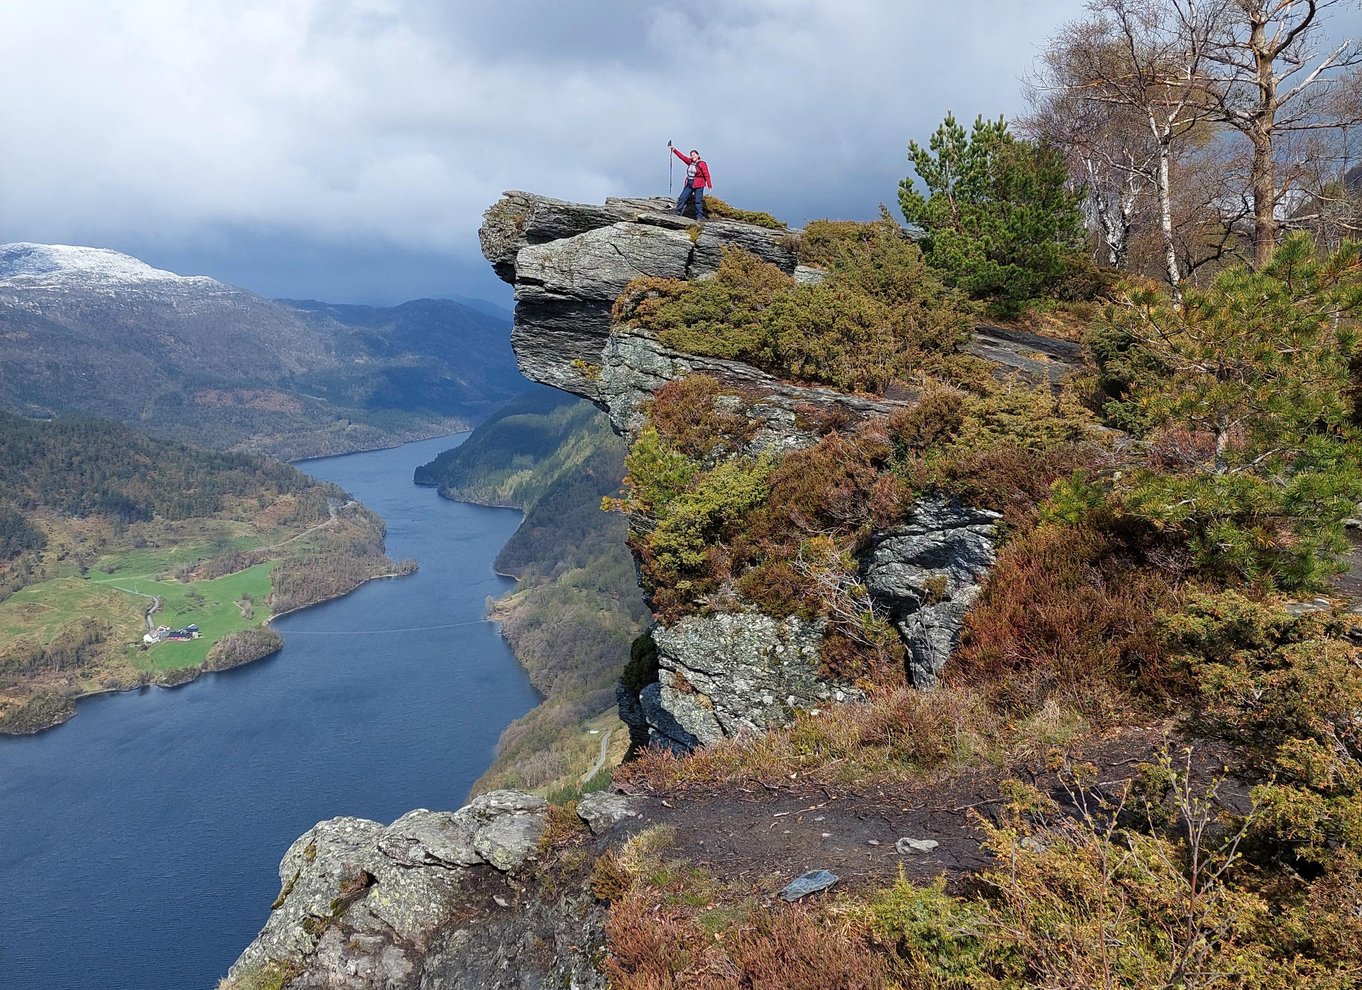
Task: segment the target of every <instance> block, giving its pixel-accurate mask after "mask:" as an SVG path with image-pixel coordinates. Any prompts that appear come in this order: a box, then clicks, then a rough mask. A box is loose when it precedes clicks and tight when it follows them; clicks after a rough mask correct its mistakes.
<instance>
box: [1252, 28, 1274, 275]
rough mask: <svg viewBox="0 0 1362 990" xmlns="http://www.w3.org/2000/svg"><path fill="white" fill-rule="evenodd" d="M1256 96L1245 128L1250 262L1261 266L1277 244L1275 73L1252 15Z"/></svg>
mask: <svg viewBox="0 0 1362 990" xmlns="http://www.w3.org/2000/svg"><path fill="white" fill-rule="evenodd" d="M1249 45H1250V47H1251V50H1252V52H1253V67H1254V72H1255V74H1256V76H1257V80H1256V81H1257V85H1258V100H1257V106H1256V107H1255V108H1254V111H1253V119H1252V122H1251V124H1250V126H1249V128H1248V130H1247V132H1246V133H1247V134H1248V139H1249V141H1250V143H1252V145H1253V164H1252V166H1251V168H1250V172H1249V181H1250V184H1251V185H1252V187H1253V266H1254V267H1255V268H1262V267H1263V266H1264V265H1266V264H1267V263H1268V262H1270V261H1271V260H1272V252H1273V251H1274V250H1275V249H1276V247H1277V214H1276V210H1277V175H1276V168H1275V165H1276V163H1275V162H1274V161H1273V157H1272V138H1273V133H1272V132H1273V125H1274V124H1275V122H1276V116H1277V77H1276V75H1275V74H1274V73H1273V71H1272V56H1271V53H1270V52H1269V51H1268V41H1267V23H1266V22H1265V21H1262V20H1259V19H1257V18H1255V19H1254V21H1253V23H1252V28H1251V31H1250V34H1249Z"/></svg>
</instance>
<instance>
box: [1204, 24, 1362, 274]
mask: <svg viewBox="0 0 1362 990" xmlns="http://www.w3.org/2000/svg"><path fill="white" fill-rule="evenodd" d="M1340 5H1341V0H1233V2H1231V3H1228V4H1224V5H1223V6H1224V8H1225V9H1224V11H1223V13H1222V18H1223V19H1222V21H1221V23H1220V25H1219V27H1218V30H1217V33H1216V36H1215V38H1214V39H1213V42H1214V43H1213V45H1212V46H1211V47H1210V49H1209V50H1208V51H1207V53H1206V56H1207V57H1206V60H1205V61H1206V68H1207V71H1208V76H1207V86H1206V90H1207V92H1208V93H1210V94H1211V96H1212V97H1213V98H1214V100H1215V102H1216V106H1217V110H1218V113H1219V115H1220V116H1221V118H1222V119H1223V120H1224V121H1225V122H1226V123H1228V124H1229V125H1230V126H1232V127H1234V128H1235V129H1236V130H1238V131H1239V132H1240V133H1241V134H1243V135H1244V137H1245V138H1247V139H1248V142H1249V144H1250V146H1251V148H1252V162H1251V165H1250V169H1249V187H1250V190H1251V195H1252V203H1253V260H1254V264H1255V265H1257V266H1259V267H1261V266H1262V265H1265V264H1267V263H1268V262H1269V261H1270V260H1271V259H1272V252H1273V250H1274V248H1275V247H1276V243H1277V228H1278V224H1279V221H1278V213H1279V210H1280V209H1281V208H1282V206H1283V200H1284V198H1285V197H1287V196H1288V195H1289V194H1290V193H1291V192H1292V191H1293V190H1292V186H1293V183H1292V182H1291V181H1290V180H1291V179H1292V178H1294V176H1295V173H1296V172H1298V171H1299V170H1302V169H1304V168H1306V167H1308V166H1310V165H1311V164H1312V162H1313V161H1314V160H1315V159H1317V158H1318V146H1317V144H1316V145H1315V147H1314V149H1313V150H1310V151H1303V150H1297V151H1296V153H1295V154H1290V153H1288V152H1289V151H1290V148H1289V143H1290V141H1291V139H1292V138H1299V137H1301V136H1303V135H1307V134H1309V133H1311V132H1337V131H1339V130H1341V129H1343V128H1346V127H1347V126H1349V125H1352V124H1356V123H1359V122H1362V117H1359V115H1358V113H1357V112H1356V110H1355V108H1353V107H1351V106H1349V105H1348V103H1349V102H1350V101H1346V100H1344V99H1343V97H1344V95H1345V94H1344V92H1343V91H1344V90H1346V89H1347V86H1348V84H1349V83H1350V82H1352V80H1350V79H1349V72H1348V70H1349V69H1351V68H1353V67H1355V66H1358V65H1359V64H1362V47H1360V46H1359V45H1357V44H1356V43H1354V42H1353V41H1351V40H1349V41H1343V42H1341V43H1336V44H1331V45H1322V44H1321V35H1322V33H1323V32H1322V27H1323V24H1324V22H1325V20H1326V18H1327V16H1328V14H1329V12H1330V10H1331V9H1332V8H1335V7H1338V6H1340ZM1306 147H1309V143H1308V142H1307V143H1306ZM1279 173H1281V174H1279ZM1283 179H1285V180H1287V181H1283Z"/></svg>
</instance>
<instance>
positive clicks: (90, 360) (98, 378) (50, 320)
mask: <svg viewBox="0 0 1362 990" xmlns="http://www.w3.org/2000/svg"><path fill="white" fill-rule="evenodd" d="M509 338H510V329H509V327H508V326H507V323H506V321H504V320H501V319H497V318H496V317H493V316H489V315H488V314H486V313H484V312H479V311H477V310H474V309H470V308H469V307H467V306H463V305H460V304H459V303H455V302H451V301H448V300H429V299H428V300H419V301H417V302H412V303H406V304H404V305H402V306H396V307H391V308H375V307H367V306H333V305H327V304H324V303H302V302H288V301H283V300H273V299H265V298H263V297H261V296H257V295H256V294H255V293H253V292H249V291H247V290H246V289H241V288H238V287H236V286H231V285H227V284H225V283H223V282H219V281H217V280H216V279H213V278H209V277H207V276H203V275H194V276H182V275H176V274H175V273H173V272H167V271H162V270H160V269H158V268H153V267H152V266H151V265H148V264H146V263H145V262H143V261H140V260H139V259H137V258H133V257H130V256H128V255H126V254H120V253H119V252H117V251H110V250H107V249H104V248H95V247H73V246H69V245H61V244H4V245H0V408H3V409H8V410H10V411H12V412H16V413H20V414H22V415H26V416H52V415H65V414H68V413H87V414H91V415H95V416H102V417H105V418H109V419H117V420H121V421H123V422H125V423H130V424H133V425H137V426H139V427H142V428H144V429H146V430H148V431H149V432H152V433H155V434H157V435H160V436H165V437H171V438H174V439H178V440H187V441H189V442H191V443H196V444H199V445H201V446H208V447H218V448H234V447H244V448H250V449H255V450H264V451H268V452H270V453H274V454H278V455H281V456H285V457H301V456H310V455H316V454H323V453H339V452H342V451H348V450H357V449H362V448H366V447H377V446H385V445H388V444H392V443H396V442H401V441H402V440H406V439H414V438H415V437H417V436H430V435H432V434H435V433H440V432H453V431H454V430H455V429H460V428H464V427H466V426H467V425H468V424H469V423H471V422H473V421H476V420H477V419H479V418H481V416H483V415H486V413H488V412H489V411H490V410H491V409H492V408H494V407H495V406H496V405H497V404H499V403H500V402H501V401H503V400H505V399H506V398H508V397H509V396H510V395H512V394H514V393H515V392H517V391H520V390H521V389H523V388H524V387H525V382H524V380H523V379H522V378H521V377H520V376H519V374H518V373H517V371H516V369H515V359H514V356H513V355H512V354H511V348H510V340H509Z"/></svg>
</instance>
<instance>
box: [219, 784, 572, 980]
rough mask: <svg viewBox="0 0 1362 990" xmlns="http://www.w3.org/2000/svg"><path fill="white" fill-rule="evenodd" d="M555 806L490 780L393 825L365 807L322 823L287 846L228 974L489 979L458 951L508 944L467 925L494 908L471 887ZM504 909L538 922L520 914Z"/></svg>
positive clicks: (495, 869) (547, 912)
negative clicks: (460, 801) (457, 804)
mask: <svg viewBox="0 0 1362 990" xmlns="http://www.w3.org/2000/svg"><path fill="white" fill-rule="evenodd" d="M547 812H548V803H547V802H546V801H544V799H543V798H539V797H536V796H534V795H530V794H522V793H520V792H517V791H492V792H489V793H487V794H483V795H481V796H479V797H478V798H476V799H475V800H474V801H473V802H471V803H470V804H469V805H467V806H465V807H463V808H460V809H459V810H458V811H453V812H448V811H427V810H425V809H417V810H415V811H410V812H408V813H407V814H405V815H403V816H402V817H401V818H399V819H398V820H397V821H395V822H393V823H392V824H391V825H388V826H384V825H382V824H380V823H378V822H373V821H367V820H365V819H361V818H333V819H331V820H329V821H324V822H320V823H318V824H317V825H315V826H314V827H313V828H312V829H310V830H309V831H308V832H307V833H306V834H305V835H303V836H302V837H301V838H299V839H298V840H297V841H296V842H295V843H294V844H293V845H292V846H291V847H290V848H289V850H288V852H287V853H285V855H284V858H283V861H282V862H281V863H280V866H279V877H280V882H281V885H282V887H281V891H280V895H279V897H278V899H277V900H276V901H275V904H274V908H273V910H272V912H271V914H270V917H269V919H268V920H267V921H266V923H265V927H264V928H263V929H262V930H261V932H260V934H259V935H258V936H257V937H256V939H255V941H253V942H252V943H251V945H250V946H248V947H247V949H246V950H245V951H244V952H243V953H242V954H241V957H240V958H239V959H238V960H237V961H236V963H235V964H234V965H233V967H232V971H231V974H230V975H229V981H228V984H227V985H228V986H231V985H232V984H231V977H232V976H235V975H243V974H248V973H252V972H264V971H273V972H287V973H291V974H294V975H293V976H292V977H291V978H290V980H289V984H288V985H289V986H291V987H336V988H355V990H358V988H361V987H365V988H367V987H392V988H407V987H412V988H414V987H417V986H423V985H427V984H426V983H423V982H422V981H423V979H424V978H425V976H427V975H429V976H435V975H438V974H443V975H442V976H440V981H437V982H439V985H441V986H448V987H463V986H467V987H472V986H484V985H492V984H490V983H479V982H476V981H475V982H468V978H469V977H468V974H469V973H471V972H474V971H475V970H473V969H470V968H469V967H468V966H467V965H466V962H465V961H463V958H462V955H461V953H471V954H477V955H482V956H486V955H487V954H488V953H491V954H493V955H494V954H495V953H496V952H497V951H500V949H499V946H500V942H501V937H500V936H498V938H497V939H495V940H494V941H490V942H488V943H486V944H483V945H482V947H481V949H479V937H477V936H468V937H460V935H459V932H460V931H462V930H463V929H462V928H461V927H460V926H461V925H464V924H466V923H467V920H468V919H469V918H471V917H474V916H476V915H477V914H478V912H479V911H485V910H487V904H486V901H485V898H484V896H483V895H480V894H475V893H474V892H472V891H471V890H470V889H469V888H470V885H473V884H474V882H475V881H477V880H478V878H479V877H482V880H483V882H486V880H487V879H489V878H492V877H497V876H501V875H503V874H506V875H513V874H514V873H515V871H518V870H520V869H521V868H522V867H523V866H524V865H525V864H526V863H527V862H529V861H530V860H531V859H533V857H534V856H535V855H536V851H537V848H538V844H539V837H540V835H541V834H542V832H543V829H544V820H545V816H546V814H547ZM551 907H552V906H551V905H546V904H540V905H537V906H536V907H535V910H536V911H538V912H539V921H538V922H536V923H544V924H548V923H555V922H554V917H553V912H552V910H551ZM573 911H574V912H576V917H577V918H578V920H580V919H581V918H582V915H581V914H580V911H579V910H578V909H577V908H574V909H573ZM502 920H503V921H505V922H506V923H507V924H511V923H512V922H515V923H521V922H524V923H526V924H530V922H528V921H526V920H525V918H524V917H522V916H521V915H519V914H518V915H516V916H514V917H506V918H504V919H502ZM558 920H559V921H562V920H564V919H558ZM588 934H589V933H588ZM582 941H583V944H585V943H586V942H588V941H589V939H588V938H586V937H585V936H582ZM441 946H443V947H444V948H441ZM451 947H453V948H451ZM562 963H563V966H562V967H561V968H562V972H563V973H567V972H568V971H569V970H573V971H576V970H580V973H581V974H586V975H587V976H588V977H589V975H590V974H591V973H593V972H594V970H593V969H592V968H591V965H590V962H589V960H587V959H585V958H578V959H574V958H568V957H565V958H564V960H563V961H562ZM554 965H555V966H556V965H558V964H557V963H555V964H554ZM451 973H452V974H453V977H452V978H451V977H450V974H451Z"/></svg>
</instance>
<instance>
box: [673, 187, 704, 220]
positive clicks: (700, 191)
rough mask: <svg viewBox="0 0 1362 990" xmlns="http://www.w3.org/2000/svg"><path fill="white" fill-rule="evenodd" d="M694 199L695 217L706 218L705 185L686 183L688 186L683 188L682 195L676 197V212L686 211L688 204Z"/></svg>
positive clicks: (697, 218)
mask: <svg viewBox="0 0 1362 990" xmlns="http://www.w3.org/2000/svg"><path fill="white" fill-rule="evenodd" d="M692 199H694V200H695V219H696V220H704V219H705V187H704V186H692V185H691V184H690V183H689V182H688V183H686V188H684V189H682V190H681V195H680V196H677V197H676V211H675V212H676V213H678V214H680V213H684V212H685V211H686V204H687V203H689V202H690V201H691V200H692Z"/></svg>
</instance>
